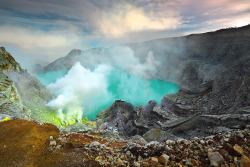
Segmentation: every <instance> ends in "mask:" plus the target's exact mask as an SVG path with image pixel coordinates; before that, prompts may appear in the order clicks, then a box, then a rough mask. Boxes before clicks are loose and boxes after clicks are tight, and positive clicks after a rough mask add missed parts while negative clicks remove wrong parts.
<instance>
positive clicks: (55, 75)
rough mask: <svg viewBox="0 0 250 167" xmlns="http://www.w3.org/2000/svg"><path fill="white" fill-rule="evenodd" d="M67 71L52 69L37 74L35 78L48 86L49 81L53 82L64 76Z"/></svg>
mask: <svg viewBox="0 0 250 167" xmlns="http://www.w3.org/2000/svg"><path fill="white" fill-rule="evenodd" d="M67 73H68V71H53V72H49V73H45V74H41V75H37V78H38V79H39V80H40V82H42V84H44V85H46V86H48V85H49V84H51V83H55V82H56V80H57V79H59V78H62V77H64V76H65V75H66V74H67Z"/></svg>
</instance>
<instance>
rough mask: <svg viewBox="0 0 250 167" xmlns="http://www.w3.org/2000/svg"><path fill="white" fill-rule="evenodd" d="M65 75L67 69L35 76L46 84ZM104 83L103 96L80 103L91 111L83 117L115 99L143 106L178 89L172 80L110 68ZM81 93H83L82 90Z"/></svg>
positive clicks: (91, 114)
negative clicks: (144, 76) (104, 92)
mask: <svg viewBox="0 0 250 167" xmlns="http://www.w3.org/2000/svg"><path fill="white" fill-rule="evenodd" d="M65 75H67V71H56V72H49V73H46V74H42V75H38V76H37V78H38V79H39V80H40V81H41V82H42V83H43V84H44V85H46V86H48V85H49V84H51V83H55V82H56V81H57V80H58V79H60V78H62V77H64V76H65ZM83 81H84V79H83ZM79 84H81V83H79ZM105 85H106V91H107V92H108V95H107V94H105V95H103V97H102V95H100V94H98V95H96V98H93V99H91V103H92V104H89V103H90V102H88V103H84V102H83V103H82V105H84V106H83V107H84V109H85V110H91V112H87V113H88V114H87V115H83V117H87V118H88V119H95V118H96V115H97V114H98V113H99V112H100V111H101V110H102V109H106V108H108V107H109V106H110V105H112V103H113V102H114V101H115V100H123V101H126V102H129V103H132V104H133V105H134V106H137V105H143V106H145V105H147V104H148V102H149V101H150V100H155V101H157V103H159V104H160V103H161V99H162V98H163V96H164V95H167V94H176V93H177V92H178V91H179V87H178V85H176V84H174V83H172V82H168V81H162V80H146V79H142V78H140V77H137V76H131V75H129V74H127V73H125V72H124V71H122V70H112V71H111V72H110V73H109V74H108V75H107V76H106V83H105ZM81 93H83V94H84V92H81ZM107 96H108V97H107ZM100 97H102V98H100ZM107 99H108V100H107ZM102 100H106V101H105V104H103V103H102V102H100V101H102ZM83 114H84V112H83Z"/></svg>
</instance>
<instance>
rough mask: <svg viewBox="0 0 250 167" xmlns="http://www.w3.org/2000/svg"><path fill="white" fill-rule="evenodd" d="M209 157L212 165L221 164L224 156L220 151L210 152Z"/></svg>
mask: <svg viewBox="0 0 250 167" xmlns="http://www.w3.org/2000/svg"><path fill="white" fill-rule="evenodd" d="M208 158H209V161H210V164H211V166H220V164H221V162H222V161H223V160H224V158H223V157H222V156H221V155H220V153H218V152H208Z"/></svg>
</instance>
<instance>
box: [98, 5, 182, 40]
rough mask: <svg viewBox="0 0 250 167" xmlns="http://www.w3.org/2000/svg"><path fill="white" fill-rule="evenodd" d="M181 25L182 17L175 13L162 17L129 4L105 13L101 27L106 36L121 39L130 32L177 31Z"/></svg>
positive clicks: (101, 20)
mask: <svg viewBox="0 0 250 167" xmlns="http://www.w3.org/2000/svg"><path fill="white" fill-rule="evenodd" d="M180 24H181V19H180V17H179V16H178V15H176V14H174V13H173V12H172V13H169V15H167V16H160V15H157V14H155V13H154V12H150V13H146V12H145V11H144V10H143V8H138V7H135V6H132V5H129V4H127V5H122V6H121V5H119V6H115V7H113V8H112V9H111V10H110V11H109V12H107V13H104V14H103V16H102V18H101V19H100V24H99V25H100V28H101V31H102V32H103V33H104V34H105V35H106V36H113V37H121V36H123V35H125V34H126V33H128V32H138V31H147V30H170V29H176V28H177V27H178V25H180Z"/></svg>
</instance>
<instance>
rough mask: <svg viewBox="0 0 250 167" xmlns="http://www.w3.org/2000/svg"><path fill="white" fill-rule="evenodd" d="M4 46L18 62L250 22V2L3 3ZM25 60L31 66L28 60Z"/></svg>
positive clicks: (77, 0) (0, 10)
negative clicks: (76, 49) (74, 50)
mask: <svg viewBox="0 0 250 167" xmlns="http://www.w3.org/2000/svg"><path fill="white" fill-rule="evenodd" d="M0 4H1V5H0V45H1V46H5V47H6V48H7V50H9V51H10V52H11V53H12V54H13V55H14V57H16V59H17V60H19V61H21V63H22V61H24V59H23V57H29V58H30V59H38V60H41V61H40V62H42V61H43V60H44V62H47V61H52V60H54V59H56V58H58V57H61V56H65V55H66V54H67V53H68V52H69V51H70V50H71V49H73V48H80V49H82V50H86V49H89V48H93V47H108V46H113V45H117V44H120V43H127V42H137V41H145V40H151V39H156V38H163V37H173V36H182V35H186V34H190V33H201V32H207V31H213V30H217V29H220V28H227V27H235V26H237V27H239V26H243V25H247V24H249V23H250V1H249V0H206V1H202V0H0ZM25 61H27V60H26V59H25Z"/></svg>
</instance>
